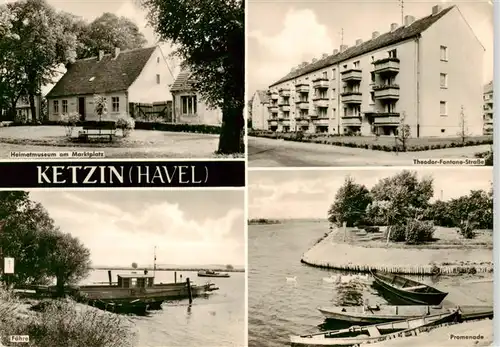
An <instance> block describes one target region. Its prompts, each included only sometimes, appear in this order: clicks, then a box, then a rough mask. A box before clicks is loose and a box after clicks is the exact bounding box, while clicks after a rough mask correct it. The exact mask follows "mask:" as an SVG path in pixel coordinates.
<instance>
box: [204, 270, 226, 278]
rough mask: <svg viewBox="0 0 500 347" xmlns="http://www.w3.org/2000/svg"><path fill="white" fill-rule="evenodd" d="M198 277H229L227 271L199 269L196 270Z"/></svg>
mask: <svg viewBox="0 0 500 347" xmlns="http://www.w3.org/2000/svg"><path fill="white" fill-rule="evenodd" d="M198 277H229V274H228V273H227V272H217V271H212V270H200V271H198Z"/></svg>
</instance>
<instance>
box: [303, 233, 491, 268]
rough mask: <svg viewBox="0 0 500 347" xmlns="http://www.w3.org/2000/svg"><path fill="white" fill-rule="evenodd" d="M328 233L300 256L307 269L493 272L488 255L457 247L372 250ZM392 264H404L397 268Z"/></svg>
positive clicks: (481, 250)
mask: <svg viewBox="0 0 500 347" xmlns="http://www.w3.org/2000/svg"><path fill="white" fill-rule="evenodd" d="M338 232H339V229H337V230H333V231H331V232H330V233H329V234H328V235H327V236H326V237H324V238H323V239H322V240H321V241H319V242H317V243H316V244H315V245H313V246H312V247H311V248H310V249H309V250H307V251H306V252H305V253H304V254H303V255H302V257H301V260H300V261H301V263H304V264H307V265H309V266H313V267H318V268H324V269H335V270H344V271H356V272H362V273H363V272H369V271H370V270H379V271H387V272H391V273H396V274H404V275H437V274H443V275H463V274H476V273H482V274H484V273H492V272H493V255H492V252H491V251H490V252H485V250H484V249H478V248H473V249H458V248H451V249H450V248H422V247H418V248H392V247H385V248H380V247H379V248H376V247H362V246H356V245H352V244H347V243H339V242H334V241H333V240H332V239H333V237H334V235H336V234H337V233H338ZM395 261H396V262H399V263H400V264H401V263H402V264H405V265H397V264H395Z"/></svg>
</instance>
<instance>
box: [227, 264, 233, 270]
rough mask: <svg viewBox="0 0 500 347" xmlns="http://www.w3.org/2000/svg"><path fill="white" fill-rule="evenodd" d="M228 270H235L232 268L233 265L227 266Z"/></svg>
mask: <svg viewBox="0 0 500 347" xmlns="http://www.w3.org/2000/svg"><path fill="white" fill-rule="evenodd" d="M226 270H228V271H231V270H234V266H232V265H231V264H227V265H226Z"/></svg>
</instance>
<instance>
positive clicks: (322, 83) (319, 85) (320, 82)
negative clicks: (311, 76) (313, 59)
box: [312, 77, 328, 89]
mask: <svg viewBox="0 0 500 347" xmlns="http://www.w3.org/2000/svg"><path fill="white" fill-rule="evenodd" d="M312 82H313V88H315V89H327V88H328V78H326V77H320V78H316V79H315V80H313V81H312Z"/></svg>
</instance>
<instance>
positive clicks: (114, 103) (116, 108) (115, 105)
mask: <svg viewBox="0 0 500 347" xmlns="http://www.w3.org/2000/svg"><path fill="white" fill-rule="evenodd" d="M111 109H112V110H113V112H120V98H119V97H118V96H113V97H111Z"/></svg>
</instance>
